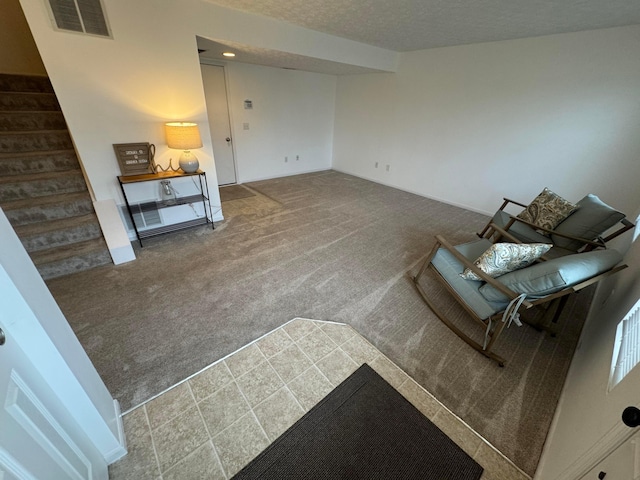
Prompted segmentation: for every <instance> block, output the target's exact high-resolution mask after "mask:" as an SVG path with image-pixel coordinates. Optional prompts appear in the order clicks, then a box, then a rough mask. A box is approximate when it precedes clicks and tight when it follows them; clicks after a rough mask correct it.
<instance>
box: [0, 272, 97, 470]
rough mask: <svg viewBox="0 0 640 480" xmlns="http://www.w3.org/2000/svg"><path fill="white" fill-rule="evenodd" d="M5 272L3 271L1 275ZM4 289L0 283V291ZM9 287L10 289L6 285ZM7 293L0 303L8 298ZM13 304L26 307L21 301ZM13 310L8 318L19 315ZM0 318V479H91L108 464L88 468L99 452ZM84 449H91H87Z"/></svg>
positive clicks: (5, 320)
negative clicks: (80, 431) (66, 410)
mask: <svg viewBox="0 0 640 480" xmlns="http://www.w3.org/2000/svg"><path fill="white" fill-rule="evenodd" d="M2 273H4V272H2ZM6 287H8V286H7V285H6V283H5V282H2V281H0V288H3V289H5V288H6ZM9 288H10V287H9ZM7 293H8V292H7V291H6V290H5V292H3V300H4V299H6V298H7V297H6V294H7ZM14 305H15V306H17V307H18V309H20V308H25V307H26V305H25V304H23V302H22V299H21V298H17V297H15V303H14ZM18 309H14V311H13V313H12V314H11V316H12V317H13V318H16V317H15V316H17V317H18V318H19V317H20V316H21V314H23V313H27V314H30V313H29V312H26V311H25V312H20V311H17V310H18ZM5 312H6V310H5V309H3V311H2V314H0V328H1V329H2V335H0V336H4V337H5V341H4V344H3V345H2V346H0V405H1V406H2V409H1V410H0V478H1V479H13V478H16V479H24V480H30V479H38V480H46V479H52V480H54V479H55V480H59V479H60V480H61V479H78V480H80V479H90V478H97V477H96V475H98V477H100V476H101V475H100V474H101V473H102V472H106V462H104V461H103V462H100V463H101V464H100V465H95V464H93V465H92V460H91V459H90V457H91V458H93V461H94V462H95V458H96V457H98V456H99V455H98V452H96V451H95V449H94V448H93V447H92V446H91V445H89V444H88V442H87V441H86V439H85V438H83V436H82V434H81V433H79V432H78V427H77V425H76V424H75V422H74V421H73V419H71V418H70V417H69V415H67V414H66V413H65V409H64V408H63V407H62V405H61V403H60V402H59V400H58V399H57V397H56V395H55V394H54V393H53V391H52V390H51V388H49V386H48V385H47V383H46V382H45V381H44V379H43V378H42V377H41V376H40V374H39V373H38V371H37V370H36V369H35V367H34V366H33V364H32V363H31V362H30V361H29V359H28V358H27V356H26V355H25V353H24V352H23V350H22V349H21V348H20V346H19V345H18V344H17V342H16V341H15V340H14V338H13V337H12V336H11V327H10V325H11V321H12V320H11V318H7V316H6V315H5ZM87 448H89V449H91V450H92V451H87Z"/></svg>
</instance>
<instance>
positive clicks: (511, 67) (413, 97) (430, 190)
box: [333, 26, 640, 213]
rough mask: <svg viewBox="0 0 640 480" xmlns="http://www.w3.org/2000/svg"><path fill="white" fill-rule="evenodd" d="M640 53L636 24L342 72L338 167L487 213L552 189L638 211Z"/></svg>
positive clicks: (419, 55) (429, 53)
mask: <svg viewBox="0 0 640 480" xmlns="http://www.w3.org/2000/svg"><path fill="white" fill-rule="evenodd" d="M638 51H640V26H632V27H624V28H615V29H607V30H597V31H589V32H580V33H572V34H564V35H554V36H547V37H539V38H530V39H523V40H513V41H504V42H495V43H485V44H478V45H468V46H459V47H449V48H439V49H432V50H424V51H417V52H410V53H406V54H403V55H402V57H401V61H400V64H399V67H398V70H397V73H396V74H370V75H352V76H346V77H339V79H338V89H337V99H336V122H335V137H334V159H333V166H334V168H336V169H338V170H342V171H345V172H347V173H351V174H354V175H358V176H361V177H364V178H369V179H372V180H375V181H380V182H382V183H386V184H389V185H392V186H396V187H399V188H402V189H405V190H409V191H413V192H416V193H420V194H422V195H426V196H429V197H433V198H437V199H441V200H444V201H446V202H449V203H452V204H458V205H462V206H466V207H468V208H471V209H474V210H478V211H483V212H486V213H489V212H493V211H495V209H496V208H497V207H498V206H499V204H500V203H501V199H502V197H503V196H507V197H510V198H514V199H520V200H522V201H525V202H528V201H529V200H531V199H532V198H533V197H534V196H535V195H537V194H538V193H539V192H540V191H541V190H542V188H543V187H545V186H548V187H549V188H551V189H552V190H554V191H556V192H557V193H559V194H560V195H562V196H564V197H565V198H567V199H569V200H574V201H577V200H579V199H580V198H582V197H583V196H584V195H585V194H586V193H590V192H593V193H596V194H598V195H599V196H600V197H601V198H602V199H603V200H605V201H606V202H608V203H610V204H612V205H614V206H615V207H617V208H619V209H621V210H622V211H625V212H627V213H629V212H631V211H633V209H635V208H636V207H637V205H638V203H639V202H640V191H639V190H638V189H637V188H636V184H637V179H638V178H640V161H639V160H638V159H640V135H638V125H639V124H640V108H639V107H640V55H638ZM375 162H379V165H380V166H379V168H378V169H376V168H374V164H375ZM386 165H390V171H389V172H386V169H385V168H384V167H385V166H386Z"/></svg>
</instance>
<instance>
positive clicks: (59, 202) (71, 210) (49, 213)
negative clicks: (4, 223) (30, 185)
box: [2, 191, 93, 227]
mask: <svg viewBox="0 0 640 480" xmlns="http://www.w3.org/2000/svg"><path fill="white" fill-rule="evenodd" d="M2 209H3V210H4V213H5V214H6V215H7V218H8V219H9V221H10V222H11V224H12V225H13V226H14V227H17V226H20V225H27V224H31V223H36V222H47V221H50V220H58V219H61V218H66V217H76V216H80V215H86V214H89V213H93V202H92V200H91V196H90V195H89V192H86V191H85V192H79V193H63V194H60V195H49V196H46V197H36V198H28V199H25V200H17V201H15V202H7V203H4V204H2Z"/></svg>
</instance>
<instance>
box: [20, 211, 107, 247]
mask: <svg viewBox="0 0 640 480" xmlns="http://www.w3.org/2000/svg"><path fill="white" fill-rule="evenodd" d="M15 231H16V233H17V234H18V237H20V240H21V241H22V244H23V245H24V247H25V248H26V249H27V251H28V252H38V251H40V250H46V249H50V248H55V247H61V246H65V245H69V244H73V243H79V242H84V241H86V240H91V239H94V238H100V237H101V236H102V230H101V229H100V224H99V223H98V218H97V217H96V215H95V214H94V213H90V214H87V215H81V216H77V217H68V218H61V219H59V220H49V221H48V222H38V223H31V224H28V225H20V226H17V227H15Z"/></svg>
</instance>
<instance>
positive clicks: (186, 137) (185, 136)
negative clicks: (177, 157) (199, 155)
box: [164, 122, 202, 150]
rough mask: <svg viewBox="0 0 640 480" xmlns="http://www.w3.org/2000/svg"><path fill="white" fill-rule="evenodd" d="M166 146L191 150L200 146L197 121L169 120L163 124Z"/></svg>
mask: <svg viewBox="0 0 640 480" xmlns="http://www.w3.org/2000/svg"><path fill="white" fill-rule="evenodd" d="M164 128H165V134H166V136H167V146H168V147H169V148H175V149H176V150H191V149H192V148H200V147H202V140H201V139H200V130H198V124H197V123H185V122H171V123H167V124H166V125H165V127H164Z"/></svg>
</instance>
